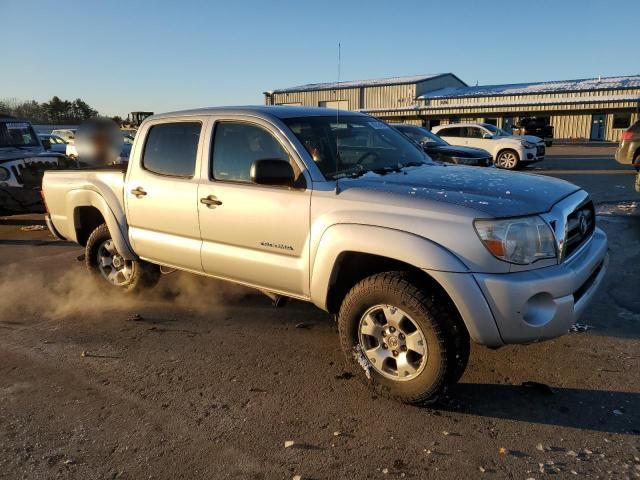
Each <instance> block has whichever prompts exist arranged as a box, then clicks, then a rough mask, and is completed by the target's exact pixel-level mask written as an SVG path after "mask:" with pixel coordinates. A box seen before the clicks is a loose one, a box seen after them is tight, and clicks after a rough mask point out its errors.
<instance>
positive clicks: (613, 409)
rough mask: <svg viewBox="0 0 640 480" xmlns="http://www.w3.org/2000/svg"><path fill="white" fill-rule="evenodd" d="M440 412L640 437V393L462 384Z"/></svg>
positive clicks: (455, 388)
mask: <svg viewBox="0 0 640 480" xmlns="http://www.w3.org/2000/svg"><path fill="white" fill-rule="evenodd" d="M450 393H451V400H450V401H449V402H445V403H444V404H443V405H441V406H440V408H439V410H443V411H451V412H457V413H464V414H469V415H478V416H481V417H492V418H496V419H502V420H516V421H521V422H532V423H539V424H543V425H555V426H560V427H570V428H578V429H581V430H593V431H600V432H607V433H619V434H627V435H636V436H639V435H640V412H638V411H637V406H638V405H640V393H632V392H615V391H609V390H590V389H580V388H556V387H553V388H552V389H551V391H547V390H545V389H540V390H539V391H536V389H532V388H527V387H525V386H521V385H496V384H484V383H460V384H457V385H455V386H453V387H452V388H451V390H450Z"/></svg>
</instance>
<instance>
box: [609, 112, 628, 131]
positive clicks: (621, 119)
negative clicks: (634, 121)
mask: <svg viewBox="0 0 640 480" xmlns="http://www.w3.org/2000/svg"><path fill="white" fill-rule="evenodd" d="M629 125H631V113H628V112H624V113H614V114H613V128H629Z"/></svg>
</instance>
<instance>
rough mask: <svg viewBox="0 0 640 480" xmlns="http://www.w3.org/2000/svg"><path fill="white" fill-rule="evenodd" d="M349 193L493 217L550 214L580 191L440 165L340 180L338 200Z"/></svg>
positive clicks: (559, 183) (541, 179)
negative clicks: (443, 205)
mask: <svg viewBox="0 0 640 480" xmlns="http://www.w3.org/2000/svg"><path fill="white" fill-rule="evenodd" d="M351 189H356V190H365V191H370V192H374V193H383V192H384V193H388V194H390V195H389V196H379V195H376V198H380V201H383V202H384V201H393V200H392V198H393V197H395V196H397V195H401V196H403V197H409V198H414V199H416V200H430V201H436V202H443V203H449V204H455V205H460V206H464V207H468V208H472V209H475V210H477V211H479V212H482V213H483V214H485V215H487V216H491V217H517V216H521V215H533V214H537V213H543V212H547V211H549V210H550V209H551V207H552V206H553V205H554V204H555V203H556V202H558V201H559V200H561V199H563V198H564V197H566V196H568V195H570V194H571V193H573V192H576V191H578V190H580V188H579V187H577V186H576V185H573V184H572V183H569V182H565V181H564V180H559V179H556V178H550V177H545V176H541V175H534V174H529V173H518V172H507V171H504V170H498V169H495V168H480V167H469V166H462V165H439V164H425V165H424V166H419V167H409V168H406V169H404V170H403V171H402V172H398V173H395V172H394V173H388V174H385V175H378V174H375V173H373V172H368V173H366V174H365V175H363V176H361V177H358V178H353V179H348V178H347V179H341V180H339V181H338V192H339V194H340V195H342V194H356V195H357V193H356V192H355V191H352V192H349V190H351ZM363 193H364V192H363Z"/></svg>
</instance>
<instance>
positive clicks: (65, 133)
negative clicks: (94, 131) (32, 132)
mask: <svg viewBox="0 0 640 480" xmlns="http://www.w3.org/2000/svg"><path fill="white" fill-rule="evenodd" d="M51 135H55V136H57V137H60V138H62V139H63V140H64V141H65V143H73V142H74V141H75V139H76V129H75V128H58V129H56V130H52V131H51Z"/></svg>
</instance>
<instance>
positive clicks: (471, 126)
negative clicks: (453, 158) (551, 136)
mask: <svg viewBox="0 0 640 480" xmlns="http://www.w3.org/2000/svg"><path fill="white" fill-rule="evenodd" d="M433 133H435V134H436V135H438V136H439V137H442V138H443V139H444V140H446V141H447V142H448V143H450V144H452V145H463V146H469V147H475V148H482V149H483V150H486V151H487V152H489V153H491V155H492V156H493V158H494V159H495V165H496V167H499V168H505V169H507V170H514V169H516V168H518V166H520V165H521V164H523V163H531V162H540V161H542V160H544V154H545V146H544V141H543V140H542V139H541V138H538V137H532V136H529V135H527V136H522V137H519V136H515V135H510V134H508V133H507V132H505V131H504V130H502V129H500V128H497V127H496V126H494V125H491V124H488V123H454V124H450V125H442V126H438V127H434V128H433Z"/></svg>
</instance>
